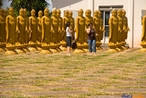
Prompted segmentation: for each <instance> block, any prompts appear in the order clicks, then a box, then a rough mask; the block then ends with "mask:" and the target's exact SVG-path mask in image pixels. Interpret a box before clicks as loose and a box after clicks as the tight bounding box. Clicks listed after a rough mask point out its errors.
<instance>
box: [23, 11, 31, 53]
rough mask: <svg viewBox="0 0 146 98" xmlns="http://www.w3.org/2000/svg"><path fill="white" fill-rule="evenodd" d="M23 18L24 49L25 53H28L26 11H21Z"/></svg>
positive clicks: (27, 20)
mask: <svg viewBox="0 0 146 98" xmlns="http://www.w3.org/2000/svg"><path fill="white" fill-rule="evenodd" d="M23 16H24V21H25V24H24V25H25V31H24V48H23V50H24V51H25V52H30V51H29V49H28V42H29V18H28V17H27V10H26V9H23Z"/></svg>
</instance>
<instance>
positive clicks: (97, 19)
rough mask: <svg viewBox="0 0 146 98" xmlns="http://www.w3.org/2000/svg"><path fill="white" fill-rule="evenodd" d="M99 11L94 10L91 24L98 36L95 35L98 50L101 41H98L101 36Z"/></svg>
mask: <svg viewBox="0 0 146 98" xmlns="http://www.w3.org/2000/svg"><path fill="white" fill-rule="evenodd" d="M100 19H101V18H100V11H98V10H96V11H95V12H94V17H93V26H94V28H95V30H96V33H97V34H98V36H96V47H97V48H96V49H98V50H100V49H101V48H100V45H101V42H100V40H101V39H100V36H101V34H100V33H101V32H100V26H101V25H100Z"/></svg>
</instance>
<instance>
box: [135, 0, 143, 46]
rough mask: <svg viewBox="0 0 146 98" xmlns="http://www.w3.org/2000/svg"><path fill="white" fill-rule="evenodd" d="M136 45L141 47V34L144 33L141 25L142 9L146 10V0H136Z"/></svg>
mask: <svg viewBox="0 0 146 98" xmlns="http://www.w3.org/2000/svg"><path fill="white" fill-rule="evenodd" d="M134 1H135V2H134V46H135V47H141V46H140V42H141V35H142V25H141V14H142V13H141V10H143V9H145V10H146V0H134Z"/></svg>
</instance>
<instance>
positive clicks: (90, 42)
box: [88, 39, 96, 52]
mask: <svg viewBox="0 0 146 98" xmlns="http://www.w3.org/2000/svg"><path fill="white" fill-rule="evenodd" d="M88 45H89V52H96V40H95V39H94V40H88Z"/></svg>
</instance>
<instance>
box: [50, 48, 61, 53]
mask: <svg viewBox="0 0 146 98" xmlns="http://www.w3.org/2000/svg"><path fill="white" fill-rule="evenodd" d="M50 51H51V52H52V53H58V52H59V51H58V50H57V49H50Z"/></svg>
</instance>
